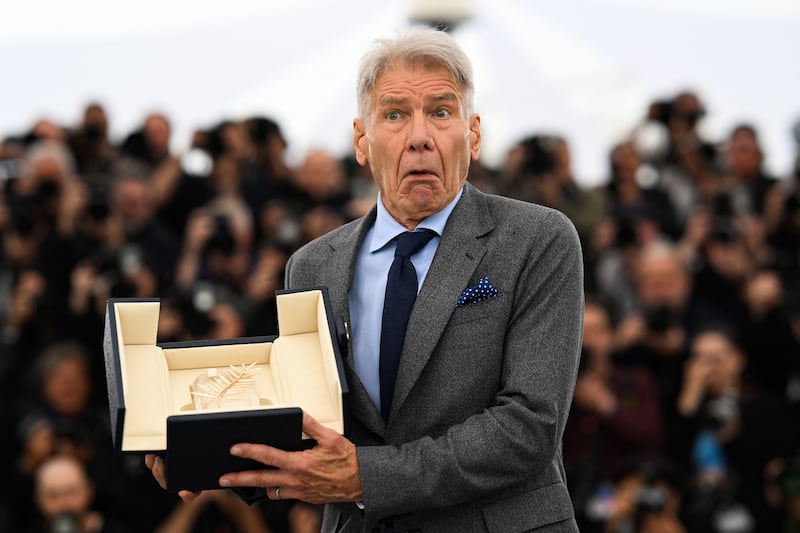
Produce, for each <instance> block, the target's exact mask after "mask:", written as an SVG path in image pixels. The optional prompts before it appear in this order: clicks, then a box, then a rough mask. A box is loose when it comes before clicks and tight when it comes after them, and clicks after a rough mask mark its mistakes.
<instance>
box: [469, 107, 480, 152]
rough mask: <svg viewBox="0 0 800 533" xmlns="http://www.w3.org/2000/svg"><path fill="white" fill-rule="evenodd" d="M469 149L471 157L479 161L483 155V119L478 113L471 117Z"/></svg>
mask: <svg viewBox="0 0 800 533" xmlns="http://www.w3.org/2000/svg"><path fill="white" fill-rule="evenodd" d="M469 147H470V154H469V155H470V157H471V158H472V160H473V161H477V160H478V156H479V155H480V153H481V117H480V115H478V114H477V113H475V114H474V115H472V116H471V117H469Z"/></svg>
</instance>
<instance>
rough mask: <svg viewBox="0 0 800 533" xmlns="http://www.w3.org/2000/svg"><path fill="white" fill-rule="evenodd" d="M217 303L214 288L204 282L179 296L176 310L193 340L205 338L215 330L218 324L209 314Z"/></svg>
mask: <svg viewBox="0 0 800 533" xmlns="http://www.w3.org/2000/svg"><path fill="white" fill-rule="evenodd" d="M217 301H218V297H217V293H216V291H215V290H214V286H213V285H211V284H209V283H203V282H199V283H197V284H195V285H194V286H193V287H191V288H189V289H188V290H186V291H182V292H181V293H180V294H178V295H177V297H176V301H175V308H176V309H177V311H178V313H179V314H180V316H181V320H182V321H183V326H184V327H185V328H186V331H188V333H189V334H190V335H191V336H192V338H204V337H206V336H208V334H209V333H210V332H211V331H212V330H213V329H214V327H215V326H216V324H217V323H216V321H215V320H214V319H213V318H212V317H211V315H210V314H209V313H210V311H211V310H212V309H213V308H214V306H215V305H216V304H217Z"/></svg>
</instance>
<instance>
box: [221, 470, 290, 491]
mask: <svg viewBox="0 0 800 533" xmlns="http://www.w3.org/2000/svg"><path fill="white" fill-rule="evenodd" d="M287 481H288V480H287V479H286V478H285V477H282V476H280V475H279V474H277V471H275V470H272V471H270V470H245V471H243V472H231V473H229V474H225V475H224V476H222V477H220V478H219V486H220V487H225V488H228V487H265V488H270V487H279V486H281V483H282V482H283V484H284V485H285V484H286V482H287Z"/></svg>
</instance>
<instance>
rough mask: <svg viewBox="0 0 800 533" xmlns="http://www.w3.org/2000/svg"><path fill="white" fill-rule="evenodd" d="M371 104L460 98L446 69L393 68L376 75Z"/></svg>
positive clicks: (459, 93) (456, 99)
mask: <svg viewBox="0 0 800 533" xmlns="http://www.w3.org/2000/svg"><path fill="white" fill-rule="evenodd" d="M372 96H373V104H379V105H380V104H382V103H383V102H384V101H390V102H392V101H395V100H407V99H409V98H411V97H420V96H422V97H425V98H426V99H430V98H433V99H445V100H448V101H459V102H460V100H461V92H460V90H459V88H458V86H457V85H456V83H455V81H453V79H452V78H451V76H450V75H449V74H448V73H447V71H446V70H443V69H442V70H439V69H437V70H427V69H421V68H414V69H410V68H402V67H398V68H394V69H391V70H389V71H387V72H385V73H383V74H381V75H380V76H379V77H378V80H377V81H376V83H375V87H374V88H373V91H372Z"/></svg>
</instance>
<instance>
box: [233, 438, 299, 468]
mask: <svg viewBox="0 0 800 533" xmlns="http://www.w3.org/2000/svg"><path fill="white" fill-rule="evenodd" d="M230 453H231V455H235V456H236V457H242V458H244V459H252V460H254V461H258V462H259V463H262V464H265V465H267V466H277V467H278V468H284V467H285V466H286V465H287V462H288V460H289V452H285V451H283V450H280V449H278V448H273V447H272V446H267V445H266V444H251V443H247V442H242V443H239V444H234V445H233V446H231V450H230Z"/></svg>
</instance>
